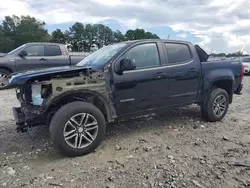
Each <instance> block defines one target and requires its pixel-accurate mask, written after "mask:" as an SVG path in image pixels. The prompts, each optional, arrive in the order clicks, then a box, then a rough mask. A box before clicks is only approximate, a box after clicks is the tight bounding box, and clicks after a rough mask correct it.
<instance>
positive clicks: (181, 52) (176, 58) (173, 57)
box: [165, 43, 192, 64]
mask: <svg viewBox="0 0 250 188" xmlns="http://www.w3.org/2000/svg"><path fill="white" fill-rule="evenodd" d="M165 46H166V49H167V56H168V62H169V63H170V64H175V63H183V62H187V61H190V60H192V55H191V52H190V50H189V47H188V46H187V45H186V44H175V43H165Z"/></svg>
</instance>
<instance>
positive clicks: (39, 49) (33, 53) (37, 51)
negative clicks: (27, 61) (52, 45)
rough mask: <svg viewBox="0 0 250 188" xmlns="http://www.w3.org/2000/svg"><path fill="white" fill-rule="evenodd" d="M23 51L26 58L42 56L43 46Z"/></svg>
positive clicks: (30, 47) (31, 47) (35, 46)
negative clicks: (25, 53)
mask: <svg viewBox="0 0 250 188" xmlns="http://www.w3.org/2000/svg"><path fill="white" fill-rule="evenodd" d="M24 51H26V52H27V56H44V45H34V46H29V47H27V48H26V49H24Z"/></svg>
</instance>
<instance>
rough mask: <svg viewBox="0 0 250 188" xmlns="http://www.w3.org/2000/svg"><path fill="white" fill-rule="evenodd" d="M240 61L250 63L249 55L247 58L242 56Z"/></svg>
mask: <svg viewBox="0 0 250 188" xmlns="http://www.w3.org/2000/svg"><path fill="white" fill-rule="evenodd" d="M242 62H244V63H250V57H249V58H243V59H242Z"/></svg>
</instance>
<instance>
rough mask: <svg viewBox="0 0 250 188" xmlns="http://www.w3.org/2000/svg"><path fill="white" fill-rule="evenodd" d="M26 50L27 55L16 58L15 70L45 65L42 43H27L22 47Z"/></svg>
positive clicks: (37, 67)
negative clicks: (27, 44)
mask: <svg viewBox="0 0 250 188" xmlns="http://www.w3.org/2000/svg"><path fill="white" fill-rule="evenodd" d="M23 51H26V52H27V56H25V57H20V56H17V58H16V70H17V71H24V70H31V69H39V68H44V67H46V65H45V64H44V63H43V59H45V45H43V44H34V45H29V46H27V47H26V48H24V49H23Z"/></svg>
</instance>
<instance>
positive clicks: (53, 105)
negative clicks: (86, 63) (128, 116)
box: [43, 90, 114, 122]
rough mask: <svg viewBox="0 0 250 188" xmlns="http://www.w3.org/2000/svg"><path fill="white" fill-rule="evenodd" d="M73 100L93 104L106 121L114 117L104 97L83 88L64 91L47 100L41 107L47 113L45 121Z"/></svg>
mask: <svg viewBox="0 0 250 188" xmlns="http://www.w3.org/2000/svg"><path fill="white" fill-rule="evenodd" d="M75 101H84V102H89V103H91V104H93V105H95V106H96V107H97V108H98V109H99V110H100V111H101V112H102V113H103V115H104V117H105V120H106V121H107V122H111V121H112V120H113V119H114V117H113V116H112V115H111V109H110V102H109V101H108V99H106V97H104V96H103V95H102V94H100V93H98V92H95V91H90V90H84V91H70V92H65V93H63V94H61V95H59V96H57V97H55V98H52V99H51V100H50V101H49V102H47V104H46V105H45V106H44V109H43V112H44V113H48V120H47V121H48V122H50V120H51V119H52V117H53V115H54V113H55V112H56V111H57V110H58V109H59V108H61V107H62V106H64V105H66V104H68V103H70V102H75Z"/></svg>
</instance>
